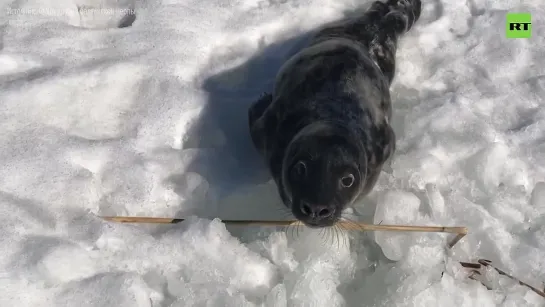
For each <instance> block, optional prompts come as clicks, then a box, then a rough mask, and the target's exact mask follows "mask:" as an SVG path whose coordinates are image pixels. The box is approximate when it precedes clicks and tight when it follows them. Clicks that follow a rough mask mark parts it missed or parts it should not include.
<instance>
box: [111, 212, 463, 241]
mask: <svg viewBox="0 0 545 307" xmlns="http://www.w3.org/2000/svg"><path fill="white" fill-rule="evenodd" d="M101 218H103V219H104V220H107V221H111V222H118V223H153V224H177V223H180V222H183V221H184V219H177V218H160V217H137V216H102V217H101ZM222 222H223V223H225V224H229V225H244V226H250V225H257V226H289V225H294V224H301V222H299V221H297V220H288V221H267V220H222ZM337 225H338V226H340V227H342V228H344V229H347V230H360V231H399V232H406V231H409V232H444V233H454V234H457V235H456V237H455V238H454V239H453V240H451V241H450V243H449V244H448V247H449V248H452V247H453V246H454V245H455V244H456V243H458V241H460V240H461V239H462V238H463V237H464V236H465V235H466V234H467V228H466V227H443V226H405V225H376V224H365V223H353V222H350V223H347V222H342V221H341V222H338V223H337Z"/></svg>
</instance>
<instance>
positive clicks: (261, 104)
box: [248, 93, 272, 127]
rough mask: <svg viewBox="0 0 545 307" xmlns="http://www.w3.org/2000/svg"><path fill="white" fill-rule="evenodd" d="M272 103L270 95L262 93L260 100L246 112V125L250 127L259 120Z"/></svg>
mask: <svg viewBox="0 0 545 307" xmlns="http://www.w3.org/2000/svg"><path fill="white" fill-rule="evenodd" d="M271 103H272V95H271V94H268V93H263V95H261V98H259V99H258V100H257V101H256V102H254V103H253V104H252V105H251V106H250V109H249V110H248V124H249V125H250V127H252V126H253V125H254V123H255V121H256V120H257V119H258V118H260V117H261V116H262V115H263V113H264V112H265V110H266V109H267V108H268V107H269V105H270V104H271Z"/></svg>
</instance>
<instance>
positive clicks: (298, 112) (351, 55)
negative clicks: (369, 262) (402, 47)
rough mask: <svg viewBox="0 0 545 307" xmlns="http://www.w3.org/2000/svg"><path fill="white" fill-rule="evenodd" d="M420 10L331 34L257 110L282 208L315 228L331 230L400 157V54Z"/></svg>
mask: <svg viewBox="0 0 545 307" xmlns="http://www.w3.org/2000/svg"><path fill="white" fill-rule="evenodd" d="M420 12H421V2H420V0H388V1H386V2H381V1H375V2H373V3H372V5H371V6H370V8H369V9H368V10H367V11H365V12H364V13H363V14H361V15H360V16H357V17H355V18H350V19H345V20H343V21H341V22H337V23H335V24H331V25H328V26H325V27H323V28H322V29H320V30H319V31H317V32H316V34H315V35H314V36H313V37H312V39H311V40H310V41H309V43H308V44H307V45H306V46H305V47H304V48H302V49H301V50H300V51H299V52H298V53H296V54H295V55H294V56H292V57H291V58H289V59H288V60H287V61H286V62H285V63H284V65H283V66H282V67H281V68H280V70H279V71H278V73H277V75H276V79H275V85H274V88H273V91H272V93H264V95H263V96H262V97H261V98H260V99H258V100H257V101H256V102H254V103H253V104H252V105H251V106H250V108H249V110H248V122H249V128H250V136H251V139H252V142H253V144H254V146H255V148H256V149H257V151H258V152H259V154H260V155H261V156H262V157H263V159H264V161H265V163H266V165H267V167H268V169H269V171H270V174H271V176H272V178H273V179H274V181H275V183H276V186H277V188H278V192H279V194H280V197H281V199H282V201H283V203H284V204H285V205H286V206H287V207H288V208H289V209H290V210H291V212H292V214H293V215H294V216H295V218H297V219H298V220H299V221H301V222H303V223H304V224H306V225H307V226H310V227H328V226H333V225H334V224H335V223H336V222H337V221H338V220H339V219H340V218H341V213H342V211H343V210H344V209H345V208H346V207H348V206H350V205H351V204H353V203H354V202H355V201H357V200H359V199H361V198H362V197H364V196H365V195H367V194H368V193H369V192H370V191H371V190H372V189H373V187H374V186H375V184H376V181H377V179H378V176H379V174H380V172H381V170H382V168H383V165H384V163H385V162H387V161H388V160H389V159H390V158H391V157H392V155H393V153H394V151H395V147H396V146H395V143H396V139H395V134H394V131H393V129H392V127H391V126H390V119H391V116H392V105H391V99H390V84H391V83H392V81H393V78H394V74H395V53H396V48H397V43H398V39H399V38H400V37H401V35H403V34H404V33H406V32H407V31H409V30H410V29H411V28H412V26H413V25H414V23H415V22H416V21H417V20H418V18H419V17H420Z"/></svg>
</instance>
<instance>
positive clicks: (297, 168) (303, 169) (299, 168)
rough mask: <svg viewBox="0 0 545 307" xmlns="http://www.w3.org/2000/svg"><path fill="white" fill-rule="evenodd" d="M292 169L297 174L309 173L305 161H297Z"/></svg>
mask: <svg viewBox="0 0 545 307" xmlns="http://www.w3.org/2000/svg"><path fill="white" fill-rule="evenodd" d="M292 170H293V173H294V174H295V175H297V176H299V177H302V176H304V175H306V173H307V165H306V164H305V162H303V161H297V163H295V164H294V165H293V168H292Z"/></svg>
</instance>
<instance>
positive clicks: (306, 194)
mask: <svg viewBox="0 0 545 307" xmlns="http://www.w3.org/2000/svg"><path fill="white" fill-rule="evenodd" d="M352 141H353V140H351V139H350V137H349V135H347V134H346V133H344V134H340V133H339V131H336V129H334V128H333V127H331V126H323V125H322V126H313V127H308V128H306V129H303V131H302V132H300V133H299V134H298V135H297V136H296V137H295V138H294V140H293V141H292V142H291V144H290V145H289V146H288V150H287V152H286V155H285V159H284V163H283V165H282V179H283V180H282V181H283V184H282V189H283V192H284V193H285V195H286V196H287V197H286V202H287V203H286V204H285V205H286V206H288V207H289V208H290V209H291V212H292V213H293V215H294V216H295V217H296V218H297V219H298V220H299V221H301V222H303V223H304V224H306V225H307V226H310V227H327V226H332V225H334V224H335V223H336V222H337V221H338V220H339V218H340V216H341V212H342V211H343V209H345V208H346V207H347V206H348V205H350V204H351V203H352V202H353V201H354V199H355V198H356V197H357V196H358V195H359V193H360V191H361V187H362V186H363V184H364V181H365V173H366V172H365V169H366V166H367V165H366V164H365V159H364V158H362V157H361V154H360V153H361V152H362V150H361V149H359V148H358V147H357V144H355V143H354V142H352ZM362 164H363V165H362ZM362 171H363V172H362Z"/></svg>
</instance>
